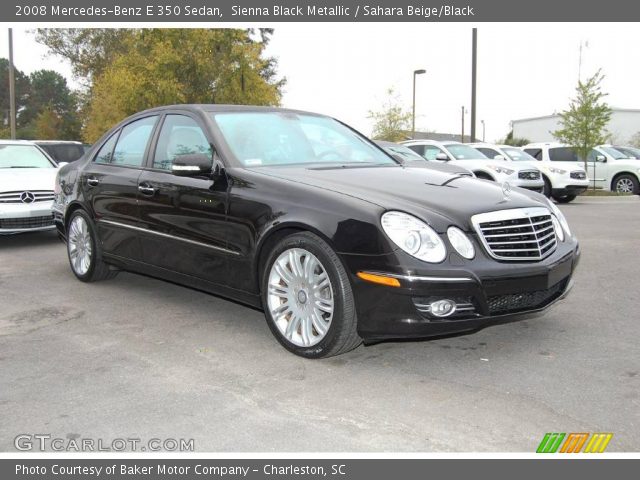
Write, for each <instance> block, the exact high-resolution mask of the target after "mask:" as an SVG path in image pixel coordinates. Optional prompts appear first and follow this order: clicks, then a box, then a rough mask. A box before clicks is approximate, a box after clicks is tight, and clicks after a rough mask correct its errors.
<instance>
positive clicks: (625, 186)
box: [616, 177, 633, 193]
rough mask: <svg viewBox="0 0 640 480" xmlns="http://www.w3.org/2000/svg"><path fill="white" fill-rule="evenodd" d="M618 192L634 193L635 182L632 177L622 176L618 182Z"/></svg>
mask: <svg viewBox="0 0 640 480" xmlns="http://www.w3.org/2000/svg"><path fill="white" fill-rule="evenodd" d="M616 192H618V193H633V182H632V181H631V179H630V178H626V177H625V178H621V179H620V180H618V181H617V182H616Z"/></svg>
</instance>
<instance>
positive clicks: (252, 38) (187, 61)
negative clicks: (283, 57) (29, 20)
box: [37, 29, 284, 141]
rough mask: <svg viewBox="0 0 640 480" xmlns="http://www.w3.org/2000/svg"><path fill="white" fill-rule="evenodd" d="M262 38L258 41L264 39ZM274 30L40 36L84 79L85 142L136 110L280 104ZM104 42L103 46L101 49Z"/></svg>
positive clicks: (65, 32) (47, 33) (68, 32)
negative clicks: (270, 46) (267, 52)
mask: <svg viewBox="0 0 640 480" xmlns="http://www.w3.org/2000/svg"><path fill="white" fill-rule="evenodd" d="M258 33H259V35H258ZM271 33H272V30H268V29H261V30H259V31H254V30H242V29H133V30H124V31H122V32H119V33H118V32H117V31H111V32H104V31H94V32H90V33H86V32H83V31H79V30H74V29H57V30H56V31H55V32H51V31H43V30H40V31H38V34H37V38H38V40H39V41H41V42H43V43H44V44H45V45H48V46H49V48H51V49H52V50H53V51H54V52H55V53H58V54H59V55H62V56H64V57H65V58H67V59H68V60H69V61H71V63H72V65H73V68H74V72H76V74H79V75H82V74H83V75H86V76H87V78H88V79H89V80H88V82H87V85H86V91H85V100H84V102H83V124H84V130H83V136H84V138H85V139H86V140H88V141H95V140H96V139H97V138H99V137H100V136H101V135H102V133H104V131H106V130H107V129H108V128H110V127H111V126H113V124H114V123H116V122H118V121H120V120H122V119H123V118H124V117H126V116H128V115H131V114H133V113H135V112H137V111H140V110H143V109H146V108H151V107H155V106H159V105H167V104H176V103H231V104H252V105H278V104H279V103H280V99H281V91H282V87H283V86H284V80H283V79H278V78H277V61H276V59H274V58H270V57H265V56H264V55H263V54H264V49H265V47H266V45H267V42H268V39H269V37H270V35H271ZM101 39H104V40H105V43H101Z"/></svg>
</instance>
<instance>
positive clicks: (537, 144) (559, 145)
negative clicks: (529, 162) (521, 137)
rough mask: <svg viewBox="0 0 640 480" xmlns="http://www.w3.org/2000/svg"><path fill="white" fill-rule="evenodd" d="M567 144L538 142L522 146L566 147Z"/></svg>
mask: <svg viewBox="0 0 640 480" xmlns="http://www.w3.org/2000/svg"><path fill="white" fill-rule="evenodd" d="M566 146H567V145H566V144H564V143H559V142H536V143H528V144H526V145H523V147H522V148H541V147H550V148H551V147H566Z"/></svg>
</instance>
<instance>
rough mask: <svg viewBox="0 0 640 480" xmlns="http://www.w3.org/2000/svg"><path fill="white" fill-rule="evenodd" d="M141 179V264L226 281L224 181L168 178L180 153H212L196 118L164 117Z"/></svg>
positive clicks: (207, 139)
mask: <svg viewBox="0 0 640 480" xmlns="http://www.w3.org/2000/svg"><path fill="white" fill-rule="evenodd" d="M154 144H155V146H154V148H153V152H152V153H151V154H150V158H149V163H148V168H147V169H146V170H145V171H144V172H143V173H142V174H141V175H140V178H139V179H138V186H139V189H140V222H141V227H142V228H143V229H144V233H143V238H142V249H143V257H144V261H145V262H147V263H149V264H152V265H155V266H158V267H162V268H165V269H168V270H172V271H175V272H179V273H183V274H187V275H192V276H196V277H199V278H203V279H206V280H208V281H211V282H213V283H218V284H224V283H225V282H226V278H225V274H226V271H225V269H226V265H227V262H226V260H227V257H228V256H229V251H228V250H227V248H226V246H227V232H226V209H227V187H226V182H225V181H223V180H219V181H216V182H214V181H213V180H212V178H211V177H210V176H208V177H207V176H203V177H179V176H176V175H173V174H172V172H171V166H172V164H173V161H174V160H175V159H176V158H178V157H180V156H181V155H189V154H194V153H205V154H207V155H213V149H212V145H213V144H212V139H210V138H209V137H208V135H207V133H206V128H204V126H203V123H202V122H201V120H200V119H199V117H198V116H196V115H192V114H190V113H185V112H180V113H178V112H176V113H168V114H167V115H165V117H164V118H163V121H162V125H161V127H160V129H159V133H158V135H157V138H156V140H155V142H154Z"/></svg>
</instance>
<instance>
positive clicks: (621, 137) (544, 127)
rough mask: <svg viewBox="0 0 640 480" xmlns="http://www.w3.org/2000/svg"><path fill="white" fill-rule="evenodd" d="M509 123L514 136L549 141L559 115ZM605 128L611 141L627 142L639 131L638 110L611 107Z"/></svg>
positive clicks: (555, 128)
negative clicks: (609, 118) (609, 134)
mask: <svg viewBox="0 0 640 480" xmlns="http://www.w3.org/2000/svg"><path fill="white" fill-rule="evenodd" d="M511 125H512V127H513V136H514V137H515V138H526V139H527V140H529V141H530V142H551V141H554V140H555V139H554V138H553V135H552V134H551V132H553V131H554V130H558V129H559V128H560V115H557V114H554V115H547V116H545V117H533V118H522V119H520V120H513V121H512V122H511ZM607 130H608V131H609V132H610V133H611V135H612V137H611V143H618V144H626V143H629V141H630V140H631V137H633V136H634V135H635V134H636V133H638V132H640V110H637V109H631V108H612V109H611V120H610V121H609V124H608V125H607Z"/></svg>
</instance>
